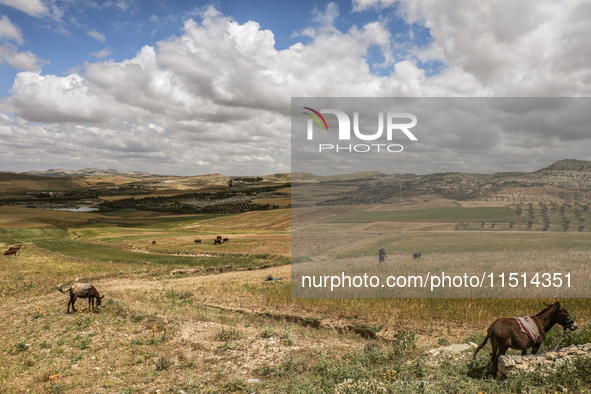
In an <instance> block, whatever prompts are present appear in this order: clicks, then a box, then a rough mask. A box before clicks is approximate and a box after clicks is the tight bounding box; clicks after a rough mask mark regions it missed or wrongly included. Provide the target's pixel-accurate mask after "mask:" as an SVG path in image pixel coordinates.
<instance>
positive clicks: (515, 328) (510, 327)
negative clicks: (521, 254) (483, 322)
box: [472, 302, 577, 376]
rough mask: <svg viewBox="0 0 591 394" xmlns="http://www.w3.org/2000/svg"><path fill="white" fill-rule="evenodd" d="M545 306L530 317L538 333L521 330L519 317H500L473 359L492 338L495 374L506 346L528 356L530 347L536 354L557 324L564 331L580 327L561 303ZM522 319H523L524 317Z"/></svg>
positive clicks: (491, 327)
mask: <svg viewBox="0 0 591 394" xmlns="http://www.w3.org/2000/svg"><path fill="white" fill-rule="evenodd" d="M544 305H546V306H547V308H546V309H544V310H543V311H541V312H540V313H538V314H537V315H535V316H532V317H531V318H530V319H531V320H529V321H531V322H532V324H533V325H535V327H531V328H532V329H533V331H538V332H537V333H535V335H534V334H532V333H527V332H525V329H522V322H520V321H518V320H517V318H501V319H497V320H495V321H494V322H493V324H491V326H490V327H489V328H488V331H487V332H486V338H484V340H483V341H482V343H481V344H480V345H478V347H477V348H476V350H475V351H474V357H472V358H473V359H474V358H476V354H477V353H478V351H479V350H480V349H482V347H483V346H484V345H486V341H488V339H489V338H490V343H491V345H492V363H493V371H494V373H495V376H496V375H497V374H498V372H499V357H500V356H502V355H504V354H505V353H506V352H507V349H509V348H511V349H515V350H521V354H522V355H525V353H526V352H527V349H529V348H530V347H531V352H532V354H536V353H537V352H538V349H539V348H540V346H542V342H544V339H546V333H547V332H548V331H550V329H551V328H552V327H554V325H555V324H556V323H558V324H560V325H561V326H563V327H564V329H565V330H566V329H567V328H568V329H569V330H571V331H574V330H576V329H577V323H575V321H574V319H573V318H572V317H571V316H570V314H569V313H568V311H567V310H566V308H563V307H561V306H560V302H556V303H554V304H544ZM527 317H528V316H526V318H527ZM519 319H520V320H522V318H519ZM527 324H529V323H527ZM530 326H531V325H530ZM524 328H526V327H524ZM536 329H537V330H536Z"/></svg>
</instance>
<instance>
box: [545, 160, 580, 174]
mask: <svg viewBox="0 0 591 394" xmlns="http://www.w3.org/2000/svg"><path fill="white" fill-rule="evenodd" d="M549 171H591V161H587V160H576V159H565V160H560V161H557V162H556V163H554V164H551V165H549V166H548V167H546V168H542V169H541V170H538V171H536V172H549Z"/></svg>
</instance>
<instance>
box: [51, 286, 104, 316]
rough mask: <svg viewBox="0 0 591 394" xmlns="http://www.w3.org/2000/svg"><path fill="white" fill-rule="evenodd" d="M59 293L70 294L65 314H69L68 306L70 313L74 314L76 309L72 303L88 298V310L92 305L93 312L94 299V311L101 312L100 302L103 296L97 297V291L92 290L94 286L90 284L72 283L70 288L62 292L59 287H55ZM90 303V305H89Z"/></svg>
mask: <svg viewBox="0 0 591 394" xmlns="http://www.w3.org/2000/svg"><path fill="white" fill-rule="evenodd" d="M57 289H58V290H59V291H61V292H62V293H64V294H65V293H70V301H69V302H68V309H67V311H66V313H70V305H72V312H76V308H75V307H74V303H75V302H76V299H77V298H88V308H90V306H91V305H92V309H93V310H94V299H95V298H96V309H97V310H98V311H100V310H101V301H102V299H103V297H104V295H103V296H102V297H101V296H99V293H98V291H97V290H96V289H95V288H94V286H93V285H92V284H90V283H74V284H73V285H72V287H70V288H69V289H68V290H66V291H63V290H62V289H61V285H59V286H58V287H57ZM91 302H92V304H91Z"/></svg>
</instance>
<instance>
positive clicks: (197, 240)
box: [193, 238, 201, 244]
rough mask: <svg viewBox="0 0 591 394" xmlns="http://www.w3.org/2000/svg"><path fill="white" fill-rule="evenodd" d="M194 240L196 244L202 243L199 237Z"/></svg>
mask: <svg viewBox="0 0 591 394" xmlns="http://www.w3.org/2000/svg"><path fill="white" fill-rule="evenodd" d="M193 242H195V243H196V244H200V243H201V239H199V238H197V239H196V240H195V241H193Z"/></svg>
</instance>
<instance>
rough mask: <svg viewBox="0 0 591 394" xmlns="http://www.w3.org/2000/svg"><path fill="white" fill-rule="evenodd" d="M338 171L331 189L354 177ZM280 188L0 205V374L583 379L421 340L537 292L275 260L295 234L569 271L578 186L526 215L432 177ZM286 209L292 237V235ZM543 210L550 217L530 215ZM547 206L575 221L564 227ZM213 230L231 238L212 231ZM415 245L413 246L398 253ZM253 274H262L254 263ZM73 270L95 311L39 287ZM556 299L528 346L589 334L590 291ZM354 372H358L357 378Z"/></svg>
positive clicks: (305, 257)
mask: <svg viewBox="0 0 591 394" xmlns="http://www.w3.org/2000/svg"><path fill="white" fill-rule="evenodd" d="M214 178H215V179H216V182H217V180H218V178H219V177H214ZM314 180H315V181H317V179H316V178H314ZM337 180H338V179H337ZM345 180H346V181H347V182H350V181H355V180H356V178H354V177H349V178H346V179H345ZM331 181H334V179H332V180H331ZM202 186H203V185H202ZM200 187H201V186H200ZM204 187H206V186H204ZM257 187H259V186H257ZM338 187H339V189H338V193H340V194H338V195H337V196H336V197H337V198H342V197H343V196H345V195H346V194H347V193H351V192H354V191H355V190H357V189H356V186H352V185H348V186H342V185H341V186H338ZM172 189H174V190H178V189H176V188H173V187H171V190H172ZM315 190H320V189H315ZM329 191H330V190H329V189H322V193H320V194H327V193H329ZM156 192H159V193H161V195H162V196H170V197H171V198H174V197H175V196H177V195H178V194H177V193H173V192H171V193H168V192H166V191H162V190H157V191H156ZM289 192H290V190H289V189H286V188H283V189H280V193H281V195H280V196H277V198H274V197H273V196H271V198H267V197H265V198H264V199H261V200H263V201H262V202H261V201H259V203H265V204H266V203H267V202H266V201H267V199H268V200H269V205H270V207H269V209H258V210H253V211H249V212H243V213H237V214H200V213H199V214H197V213H195V214H184V215H183V214H178V213H176V214H175V213H171V212H158V211H157V210H138V209H124V210H113V211H107V212H101V213H98V212H92V213H79V212H67V211H48V210H41V209H35V208H26V207H24V206H22V205H21V206H19V207H15V206H0V214H1V215H0V247H2V248H4V250H5V249H7V247H8V246H10V245H13V244H16V243H21V244H22V245H23V248H22V249H21V251H20V252H19V254H18V255H17V256H16V257H3V258H1V259H0V269H1V270H2V272H3V275H2V278H1V279H0V332H1V333H2V334H1V339H2V341H1V342H0V355H1V357H2V367H0V392H2V393H5V392H6V393H25V392H29V393H48V392H49V393H88V392H92V393H181V392H184V393H229V392H243V393H253V392H256V393H290V394H291V393H336V392H342V393H370V392H372V393H373V392H390V393H418V392H424V393H441V392H448V393H478V392H479V391H480V392H482V393H506V392H515V393H519V392H540V393H541V392H555V391H559V392H561V390H562V388H565V389H567V390H568V391H569V392H590V389H591V381H590V380H589V376H590V375H589V374H590V373H591V363H589V362H588V361H585V360H582V361H580V362H577V364H576V365H574V366H568V365H567V366H565V367H564V368H561V369H558V370H557V371H555V372H553V373H550V374H547V375H545V376H541V375H539V374H538V375H535V374H522V375H519V376H516V377H511V378H507V379H505V380H496V379H495V378H494V377H493V376H492V372H491V370H490V362H489V361H488V355H487V352H488V351H489V349H490V347H489V346H490V345H487V347H486V348H485V351H482V352H481V353H480V354H479V357H478V358H477V360H476V361H474V362H472V361H470V360H469V359H470V357H471V352H472V351H471V350H466V351H463V352H461V353H458V354H455V353H454V354H447V353H445V350H442V351H441V355H440V356H437V357H435V356H430V355H429V353H427V352H428V350H429V349H432V348H436V347H441V346H447V345H453V344H465V343H468V342H469V341H473V342H480V341H481V340H482V339H483V338H484V334H485V332H486V328H487V327H488V325H489V324H490V323H491V322H492V321H493V320H494V319H496V318H498V317H502V316H503V317H511V316H523V315H530V314H535V313H537V312H539V311H540V310H541V309H542V308H543V307H544V306H543V302H550V301H555V299H554V298H553V297H544V298H542V299H532V298H463V299H454V298H433V299H421V298H418V299H410V298H360V299H356V298H292V288H291V284H292V280H294V281H299V280H300V279H301V278H299V277H298V276H297V270H296V271H295V273H292V266H291V265H290V263H291V257H292V252H293V253H294V255H293V259H294V266H300V267H305V266H310V267H311V269H312V270H318V269H320V268H325V267H327V266H330V265H333V264H337V265H338V267H341V266H342V267H347V269H349V270H350V271H349V272H351V274H352V275H356V274H357V273H361V272H363V271H364V270H365V269H366V268H367V267H368V266H375V265H377V262H376V260H377V249H379V247H381V246H385V247H386V249H387V252H388V257H387V259H386V262H385V263H384V264H383V266H382V267H378V269H379V270H382V271H383V273H384V274H387V273H389V272H391V271H393V270H394V271H395V270H401V269H408V270H412V269H415V270H417V271H423V270H425V269H428V270H433V272H440V271H442V270H447V269H450V270H451V269H453V270H468V269H472V268H475V267H477V268H479V269H484V268H487V270H488V266H490V265H491V264H493V263H494V264H499V262H502V266H504V267H506V269H507V271H509V270H519V272H522V271H524V270H525V269H526V267H531V265H532V264H539V265H540V266H541V267H544V268H546V269H550V268H551V269H555V270H558V269H560V270H564V269H566V268H569V267H571V268H572V270H573V273H576V274H577V275H579V276H577V278H582V277H583V275H588V273H587V272H586V271H585V269H586V266H587V265H588V264H587V263H588V261H589V259H590V257H591V252H590V250H589V244H590V241H591V233H590V232H589V231H588V229H587V228H586V227H587V226H586V225H585V227H584V228H583V229H582V230H580V231H579V229H578V225H577V226H574V223H575V222H577V223H579V222H580V223H585V224H586V221H587V220H588V219H591V217H589V211H588V210H585V209H584V206H585V203H584V202H581V203H580V204H578V203H577V204H575V203H574V202H570V203H565V202H563V201H559V202H558V203H555V204H557V205H553V204H551V203H550V201H549V200H543V204H539V202H535V204H532V206H533V208H532V209H531V211H533V220H532V219H531V216H530V215H532V214H531V213H530V208H529V207H530V206H529V205H528V203H527V202H526V203H524V204H523V205H518V203H519V202H515V204H514V203H513V201H510V202H507V201H505V202H503V201H501V202H503V204H499V203H500V202H499V201H498V199H495V200H493V201H490V199H488V198H487V200H488V201H484V199H483V200H482V201H480V200H478V201H474V202H473V203H472V204H468V203H469V201H465V200H453V199H448V198H443V197H441V196H434V195H430V196H426V195H423V196H420V197H417V196H413V195H404V196H403V198H404V202H403V204H401V205H398V204H396V201H393V202H392V201H390V203H389V204H382V203H376V204H357V205H356V204H347V205H336V206H332V205H328V206H316V207H307V208H296V209H293V211H292V210H291V209H287V208H279V209H272V206H273V205H277V206H280V205H285V202H286V200H285V199H286V195H289ZM138 195H139V194H138ZM305 196H306V197H310V199H311V200H310V201H312V200H313V201H316V202H322V201H325V202H326V201H331V200H333V198H332V197H335V196H315V195H313V193H312V194H310V192H309V190H308V191H307V192H306V193H305ZM339 196H340V197H339ZM326 197H328V198H326ZM292 198H296V199H297V197H293V196H292ZM390 198H394V197H390ZM256 199H257V196H256V195H253V196H252V200H256ZM274 199H276V200H278V201H281V202H282V204H273V201H272V200H274ZM11 201H12V200H11ZM540 201H541V200H540ZM544 201H545V202H544ZM259 205H260V204H259ZM170 206H171V205H169V206H168V207H170ZM544 206H546V207H547V212H544V213H543V212H542V210H543V207H544ZM562 206H564V209H563V210H561V207H562ZM518 207H521V208H522V213H520V214H518V213H517V208H518ZM400 208H402V221H401V222H399V219H400V212H399V211H398V209H400ZM576 210H578V211H580V212H579V213H576ZM292 215H293V221H294V222H293V224H294V234H293V236H294V239H296V240H297V239H298V237H303V242H304V243H303V244H301V245H300V246H302V245H303V248H298V251H301V250H303V251H304V252H305V253H303V254H302V255H299V254H298V253H300V252H298V251H294V250H292V243H291V239H292V234H291V224H292ZM545 216H547V217H548V219H549V221H550V222H551V224H550V226H549V228H547V229H546V230H543V227H544V226H545V221H544V217H545ZM563 218H565V219H568V220H570V221H571V223H573V224H572V225H571V226H569V228H567V229H566V230H565V229H564V223H566V221H565V219H563ZM581 218H582V219H584V221H580V220H579V219H581ZM530 220H532V221H533V223H532V225H531V226H529V228H528V222H529V221H530ZM482 222H484V225H483V224H482ZM512 222H514V223H513V224H511V223H512ZM493 223H494V226H493ZM401 224H402V229H401V230H402V231H401V232H400V233H399V230H400V225H401ZM400 235H401V238H402V239H400V238H399V236H400ZM217 236H222V237H223V238H228V239H229V241H228V242H227V243H223V244H221V245H214V243H213V241H214V239H216V237H217ZM195 239H201V241H202V243H201V244H196V243H195V242H194V240H195ZM154 241H155V242H154ZM419 251H420V252H422V258H421V259H420V260H413V259H412V253H415V252H419ZM190 269H193V270H194V271H190ZM577 270H578V271H577ZM173 271H175V273H177V274H175V275H172V274H171V273H172V272H173ZM269 275H271V276H273V277H274V278H275V279H278V280H273V281H265V278H267V277H269ZM74 282H92V283H93V284H94V285H95V287H96V288H97V289H98V291H99V292H100V294H101V295H103V294H104V295H105V298H104V299H103V304H102V309H101V310H100V312H99V313H96V311H95V312H94V313H93V312H90V311H88V310H86V309H83V308H82V307H84V308H85V307H86V306H87V304H86V301H85V300H78V301H77V304H76V305H77V306H78V307H81V308H80V309H79V311H78V312H76V313H74V314H70V315H66V314H65V312H66V305H67V296H66V295H64V294H62V293H59V292H58V291H56V289H55V288H56V286H57V285H58V284H64V289H67V288H68V286H69V285H71V284H72V283H74ZM409 295H412V294H410V293H406V294H404V295H403V296H405V297H408V296H409ZM462 295H464V296H466V295H470V294H462ZM344 296H345V297H346V296H357V294H350V295H344ZM472 296H474V297H477V295H472ZM499 296H502V297H506V296H507V295H506V294H502V295H501V294H499ZM561 302H562V303H563V305H564V306H566V307H567V308H568V310H569V312H570V313H571V315H572V316H574V318H575V319H576V321H577V323H578V325H579V327H580V329H579V330H578V331H576V332H575V333H568V334H567V335H566V336H565V337H564V338H562V339H561V330H559V327H557V328H554V329H553V330H552V331H551V332H550V334H549V337H548V339H547V340H546V343H545V345H544V347H543V349H549V348H554V346H556V345H560V346H567V345H569V344H571V343H586V342H591V326H590V325H589V324H590V323H591V303H589V301H588V299H587V298H578V299H561ZM442 349H445V348H442ZM348 379H350V380H348ZM362 382H367V383H366V384H367V385H373V388H372V389H366V391H363V390H364V389H362V388H360V387H361V386H363V385H364V384H365V383H362ZM338 390H340V391H338Z"/></svg>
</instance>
